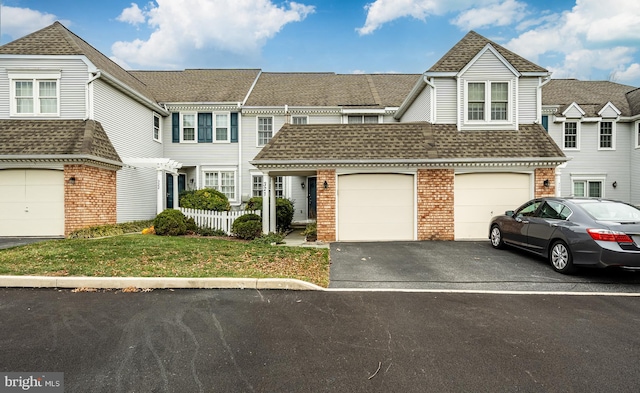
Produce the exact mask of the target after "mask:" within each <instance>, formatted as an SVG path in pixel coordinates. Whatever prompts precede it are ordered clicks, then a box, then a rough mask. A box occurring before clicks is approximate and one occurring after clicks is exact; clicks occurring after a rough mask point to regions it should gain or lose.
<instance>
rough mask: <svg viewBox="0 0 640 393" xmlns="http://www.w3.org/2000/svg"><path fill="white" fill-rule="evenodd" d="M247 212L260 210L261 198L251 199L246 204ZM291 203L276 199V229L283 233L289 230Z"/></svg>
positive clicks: (287, 200)
mask: <svg viewBox="0 0 640 393" xmlns="http://www.w3.org/2000/svg"><path fill="white" fill-rule="evenodd" d="M247 210H262V197H253V198H251V199H249V201H248V202H247ZM293 212H294V210H293V202H291V201H290V200H289V199H287V198H276V229H277V230H278V232H284V231H286V230H288V229H289V228H291V222H292V221H293Z"/></svg>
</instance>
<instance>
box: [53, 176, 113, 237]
mask: <svg viewBox="0 0 640 393" xmlns="http://www.w3.org/2000/svg"><path fill="white" fill-rule="evenodd" d="M115 223H116V171H114V170H109V169H102V168H96V167H92V166H88V165H65V166H64V234H65V236H67V235H69V233H71V232H73V231H75V230H77V229H81V228H85V227H88V226H93V225H104V224H115Z"/></svg>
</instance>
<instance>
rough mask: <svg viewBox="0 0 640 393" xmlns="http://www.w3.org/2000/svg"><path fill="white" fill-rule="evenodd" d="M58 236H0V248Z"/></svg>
mask: <svg viewBox="0 0 640 393" xmlns="http://www.w3.org/2000/svg"><path fill="white" fill-rule="evenodd" d="M53 239H60V238H52V237H9V236H0V250H2V249H3V248H12V247H18V246H24V245H27V244H31V243H37V242H42V241H45V240H53Z"/></svg>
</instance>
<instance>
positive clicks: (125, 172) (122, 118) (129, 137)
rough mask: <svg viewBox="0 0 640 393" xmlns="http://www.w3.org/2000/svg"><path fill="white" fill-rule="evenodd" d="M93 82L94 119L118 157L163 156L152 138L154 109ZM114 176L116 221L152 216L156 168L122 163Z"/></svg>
mask: <svg viewBox="0 0 640 393" xmlns="http://www.w3.org/2000/svg"><path fill="white" fill-rule="evenodd" d="M93 86H94V88H93V96H94V110H95V112H94V113H95V120H97V121H99V122H100V123H101V124H102V127H103V128H104V130H105V131H106V133H107V135H108V136H109V139H110V140H111V143H112V144H113V146H114V147H115V149H116V151H117V152H118V154H119V155H120V158H121V159H125V158H127V157H162V145H161V144H160V143H158V142H155V141H154V140H153V134H152V132H153V112H152V111H151V110H150V109H148V108H146V107H144V106H143V105H141V104H139V103H138V102H136V101H134V100H133V99H131V98H129V97H127V96H125V95H124V94H122V93H120V92H119V91H117V90H115V89H113V88H112V87H110V86H109V85H107V84H106V83H105V82H103V81H101V80H99V79H98V80H97V81H95V82H94V83H93ZM116 178H117V216H118V218H117V220H118V222H126V221H134V220H145V219H151V218H153V217H155V215H156V201H157V185H156V183H157V181H156V179H157V174H156V170H155V169H150V168H129V167H124V168H122V169H121V170H120V171H118V172H117V175H116Z"/></svg>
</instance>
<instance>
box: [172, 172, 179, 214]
mask: <svg viewBox="0 0 640 393" xmlns="http://www.w3.org/2000/svg"><path fill="white" fill-rule="evenodd" d="M179 201H180V193H179V192H178V171H176V172H175V173H174V174H173V208H174V209H177V208H178V204H179V203H178V202H179Z"/></svg>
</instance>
